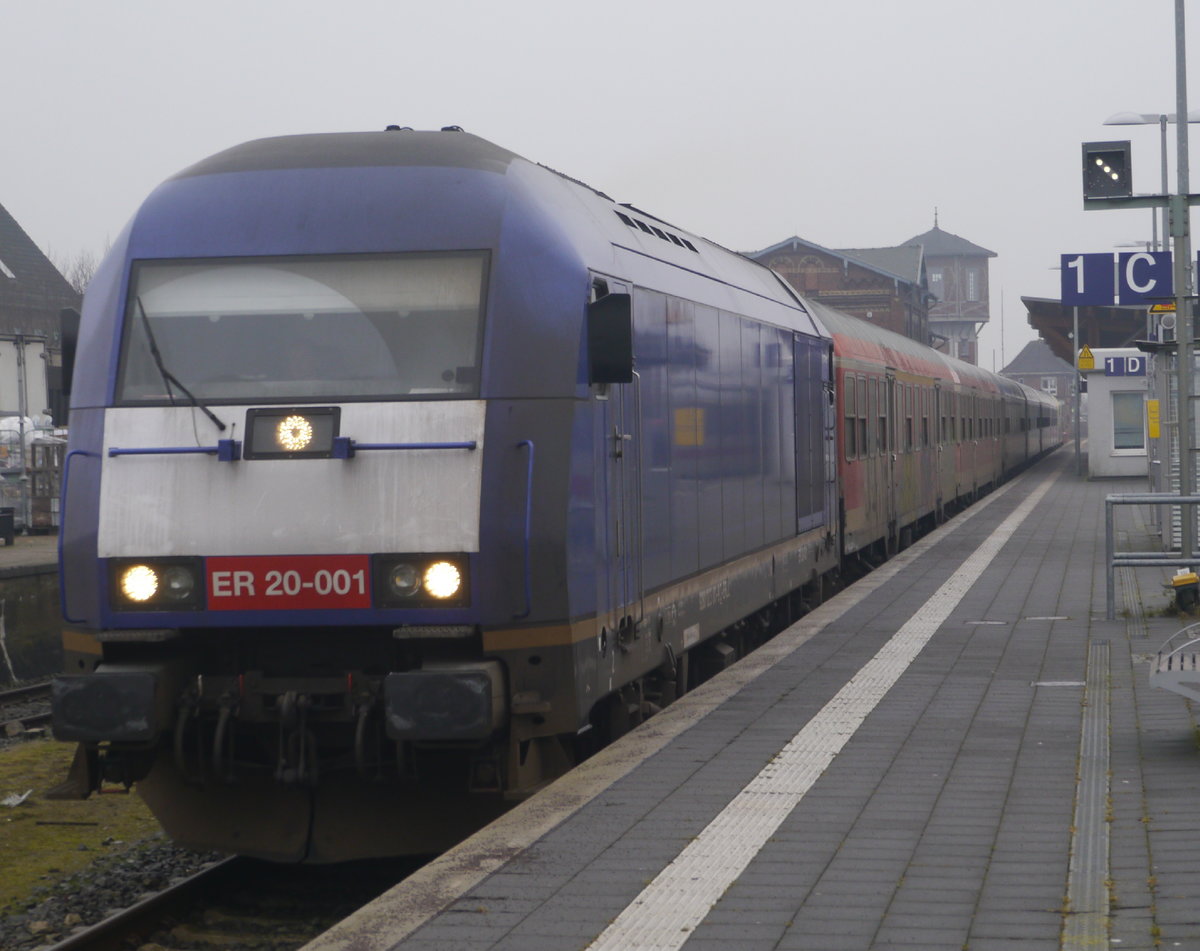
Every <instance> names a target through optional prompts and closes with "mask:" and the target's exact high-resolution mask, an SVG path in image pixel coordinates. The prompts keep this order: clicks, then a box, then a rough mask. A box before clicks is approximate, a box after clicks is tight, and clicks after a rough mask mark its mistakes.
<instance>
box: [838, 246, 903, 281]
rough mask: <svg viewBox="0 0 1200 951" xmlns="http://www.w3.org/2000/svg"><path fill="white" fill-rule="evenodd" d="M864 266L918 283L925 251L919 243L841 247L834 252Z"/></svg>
mask: <svg viewBox="0 0 1200 951" xmlns="http://www.w3.org/2000/svg"><path fill="white" fill-rule="evenodd" d="M836 253H837V254H844V255H845V256H846V257H848V258H850V259H851V260H853V261H856V262H858V263H860V264H862V265H864V266H866V267H871V268H874V269H875V270H879V271H883V272H884V273H886V274H895V275H897V276H899V277H901V278H902V279H904V280H906V281H908V282H909V283H912V284H920V283H921V278H922V276H923V275H924V269H925V252H924V250H923V249H922V248H921V247H920V246H919V245H912V244H910V245H906V246H903V247H898V248H842V249H840V250H838V251H837V252H836Z"/></svg>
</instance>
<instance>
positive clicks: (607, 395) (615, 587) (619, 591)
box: [593, 281, 642, 651]
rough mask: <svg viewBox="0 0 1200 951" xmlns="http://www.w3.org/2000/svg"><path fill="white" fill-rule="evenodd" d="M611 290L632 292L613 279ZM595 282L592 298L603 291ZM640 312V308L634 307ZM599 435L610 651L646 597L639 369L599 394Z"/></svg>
mask: <svg viewBox="0 0 1200 951" xmlns="http://www.w3.org/2000/svg"><path fill="white" fill-rule="evenodd" d="M606 287H607V292H608V293H610V294H616V293H629V289H628V288H627V287H625V286H623V285H620V284H616V283H614V282H612V281H608V282H607V283H606ZM603 289H604V286H602V282H600V281H596V282H594V285H593V298H595V297H596V295H597V293H598V292H599V290H603ZM634 310H635V311H636V306H635V307H634ZM596 406H597V420H596V422H597V435H598V439H599V440H600V441H601V443H602V448H599V450H598V455H599V454H601V453H602V455H603V459H604V462H603V465H602V467H601V470H602V471H603V479H602V480H601V484H600V485H598V486H597V488H598V489H599V490H600V498H599V499H598V500H597V514H598V524H597V531H598V534H599V535H600V538H599V539H598V541H600V543H601V544H602V546H603V549H604V551H605V552H606V553H607V557H606V558H605V559H604V565H605V567H604V570H602V571H600V572H598V573H597V586H598V591H597V596H598V597H597V614H598V617H599V618H600V623H601V625H602V640H607V641H608V643H607V644H606V645H602V646H607V648H608V649H609V650H614V651H615V649H616V643H614V642H613V639H616V641H620V640H621V639H623V638H627V637H629V636H631V635H632V634H633V629H634V626H635V625H636V623H637V622H638V621H639V620H641V598H642V511H641V505H642V485H641V466H642V449H641V387H640V379H639V377H638V375H637V372H636V371H634V372H633V374H632V380H631V381H630V382H628V383H613V384H609V385H608V386H607V387H606V388H604V389H603V390H602V392H601V393H600V394H598V397H597V400H596Z"/></svg>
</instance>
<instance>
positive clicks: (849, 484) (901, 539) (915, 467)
mask: <svg viewBox="0 0 1200 951" xmlns="http://www.w3.org/2000/svg"><path fill="white" fill-rule="evenodd" d="M805 303H806V306H808V307H809V309H810V311H811V312H812V313H813V314H814V316H815V317H816V318H817V319H818V320H819V321H820V322H821V323H822V324H824V326H825V328H826V329H827V330H828V331H829V333H830V334H831V336H832V337H833V343H834V364H835V366H834V374H835V380H836V390H837V420H838V471H839V482H840V486H841V510H840V512H839V517H840V520H841V539H842V554H843V556H853V555H856V554H857V555H861V556H864V557H866V558H868V559H869V560H872V561H877V560H880V559H882V558H884V557H887V556H888V555H891V554H893V553H894V552H895V551H897V550H898V549H900V548H903V547H905V546H906V545H908V544H909V543H910V541H911V540H912V538H913V536H914V534H919V533H920V532H922V531H925V530H928V529H929V528H932V527H933V526H935V525H937V524H939V523H940V522H941V521H942V520H943V519H944V518H945V517H946V516H947V515H948V514H953V513H954V512H955V511H957V510H958V509H959V508H961V507H962V506H964V505H966V504H969V503H970V502H971V501H973V500H974V499H976V498H978V497H979V496H980V495H982V494H984V493H986V492H988V491H990V490H991V489H992V488H993V487H994V486H995V485H996V484H997V483H999V482H1001V481H1002V480H1003V479H1004V478H1005V477H1006V476H1008V475H1009V474H1011V473H1012V472H1013V471H1015V470H1017V469H1019V468H1021V467H1022V466H1024V465H1026V464H1028V463H1029V462H1030V461H1032V460H1033V459H1035V458H1036V457H1037V456H1039V455H1041V454H1042V453H1043V452H1045V451H1048V450H1049V449H1051V448H1053V447H1054V446H1056V445H1058V439H1057V438H1055V437H1057V433H1058V429H1057V425H1056V424H1057V416H1058V413H1057V402H1056V401H1054V400H1053V399H1052V398H1051V397H1049V396H1047V395H1046V394H1043V393H1039V392H1038V391H1036V390H1031V389H1030V388H1029V387H1026V386H1024V385H1022V384H1020V383H1017V382H1015V381H1012V380H1008V379H1005V378H1003V377H999V376H996V375H995V374H992V373H989V372H987V371H986V370H982V369H980V368H979V367H977V366H973V365H972V364H969V363H964V362H962V361H960V360H955V359H952V358H950V357H948V356H946V355H944V354H941V353H938V352H937V351H935V350H931V349H929V348H928V347H924V346H922V345H921V344H919V343H917V342H916V341H914V340H910V339H909V338H907V337H903V336H900V335H899V334H895V333H892V332H891V331H888V330H884V329H882V328H880V327H877V326H875V325H873V324H870V323H867V322H866V321H863V320H859V319H857V318H855V317H850V316H848V315H846V314H843V313H840V312H838V311H835V310H832V309H830V308H828V307H825V306H824V305H822V304H819V303H816V302H813V301H806V302H805Z"/></svg>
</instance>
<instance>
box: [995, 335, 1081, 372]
mask: <svg viewBox="0 0 1200 951" xmlns="http://www.w3.org/2000/svg"><path fill="white" fill-rule="evenodd" d="M1000 372H1001V373H1002V374H1003V375H1005V376H1010V375H1012V374H1013V373H1042V374H1051V373H1074V372H1075V371H1074V369H1073V368H1072V367H1071V364H1069V363H1067V361H1066V360H1063V359H1062V358H1061V357H1057V356H1055V354H1054V351H1053V350H1051V349H1050V345H1049V344H1048V343H1046V341H1044V340H1031V341H1030V342H1029V343H1027V344H1025V346H1024V348H1023V349H1022V350H1021V352H1020V353H1018V354H1017V355H1016V356H1015V357H1014V358H1013V360H1012V362H1011V363H1009V365H1008V366H1006V367H1005V368H1004V369H1003V370H1001V371H1000Z"/></svg>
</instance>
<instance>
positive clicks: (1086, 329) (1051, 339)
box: [1021, 297, 1147, 366]
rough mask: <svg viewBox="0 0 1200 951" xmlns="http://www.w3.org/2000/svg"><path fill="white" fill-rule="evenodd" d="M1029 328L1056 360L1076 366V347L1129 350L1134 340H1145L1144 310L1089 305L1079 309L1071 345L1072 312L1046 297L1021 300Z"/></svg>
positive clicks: (1058, 302)
mask: <svg viewBox="0 0 1200 951" xmlns="http://www.w3.org/2000/svg"><path fill="white" fill-rule="evenodd" d="M1021 303H1023V304H1024V305H1025V310H1026V311H1027V312H1028V317H1029V326H1031V327H1032V328H1033V329H1034V330H1036V331H1037V332H1038V334H1039V336H1041V338H1042V339H1043V340H1045V341H1046V343H1048V344H1049V345H1050V349H1051V350H1053V351H1054V355H1055V356H1056V357H1060V358H1061V359H1063V360H1066V361H1067V363H1069V364H1071V365H1072V366H1074V365H1075V355H1076V354H1077V353H1078V352H1079V347H1080V346H1082V345H1083V344H1087V345H1088V346H1089V347H1091V348H1092V349H1095V348H1097V347H1100V348H1102V349H1108V348H1112V347H1132V346H1133V342H1134V341H1135V340H1144V339H1146V336H1147V333H1146V307H1145V306H1144V305H1143V306H1140V307H1113V306H1100V305H1091V306H1086V307H1080V308H1079V340H1078V341H1077V342H1075V343H1072V341H1071V333H1072V330H1073V327H1074V321H1075V315H1074V313H1073V311H1074V310H1075V308H1073V307H1070V306H1064V305H1063V303H1062V301H1059V300H1053V299H1050V298H1046V297H1022V298H1021Z"/></svg>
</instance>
